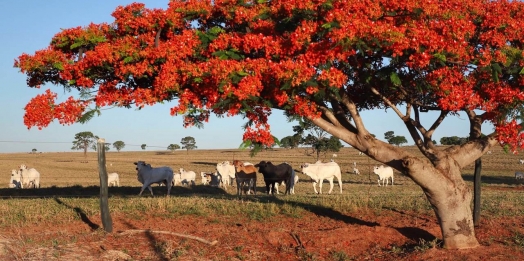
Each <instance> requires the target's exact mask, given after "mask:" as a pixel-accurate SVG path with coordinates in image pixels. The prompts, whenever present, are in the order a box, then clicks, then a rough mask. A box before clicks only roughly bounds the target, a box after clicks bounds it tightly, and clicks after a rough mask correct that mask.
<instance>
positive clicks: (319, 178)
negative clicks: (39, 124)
mask: <svg viewBox="0 0 524 261" xmlns="http://www.w3.org/2000/svg"><path fill="white" fill-rule="evenodd" d="M134 164H135V165H136V168H135V169H136V171H137V180H138V181H139V182H140V183H141V184H142V188H141V189H140V193H139V195H142V193H143V192H144V190H145V189H146V188H148V189H149V191H150V192H151V195H153V189H152V187H151V185H153V184H159V185H165V186H166V187H167V194H168V195H169V194H170V192H171V188H172V186H176V185H178V184H181V185H184V184H187V185H195V184H196V173H195V172H194V171H187V170H185V169H183V168H180V170H179V172H178V173H175V172H174V171H173V169H172V168H171V167H167V166H163V167H152V166H151V164H147V163H146V162H144V161H137V162H134ZM354 165H355V166H354V170H355V169H356V164H354ZM300 172H302V173H303V174H305V175H307V176H308V177H310V178H311V180H312V181H313V190H314V191H315V193H317V194H322V183H323V181H324V180H327V181H329V184H330V188H329V192H328V193H329V194H331V192H332V191H333V186H334V184H333V180H334V178H335V177H336V178H337V181H338V185H339V188H340V193H342V177H341V170H340V167H339V165H338V164H337V163H336V162H334V161H331V162H321V161H317V162H316V163H312V164H311V163H306V164H302V165H301V166H300ZM373 172H374V173H375V174H376V175H378V177H379V179H378V185H379V186H380V185H381V184H380V182H381V181H382V185H383V186H384V181H385V182H386V184H385V186H387V185H388V183H389V182H388V180H389V179H390V178H391V184H392V185H393V169H392V168H391V167H387V166H382V165H381V166H379V167H374V170H373ZM257 173H261V174H262V176H263V178H264V183H265V187H266V189H265V191H266V193H268V194H275V193H276V194H279V191H278V186H279V185H285V186H286V190H285V194H294V193H295V192H294V187H295V184H297V183H298V181H299V178H298V176H297V175H296V174H295V170H294V169H293V167H292V166H291V165H290V164H288V163H281V164H278V165H275V164H273V163H271V162H270V161H260V162H259V163H257V164H252V163H249V162H242V161H239V160H234V161H233V162H229V161H224V162H220V163H218V164H217V165H216V171H215V172H201V173H200V177H201V179H202V184H204V185H211V186H221V187H224V188H227V187H228V186H231V185H232V182H233V180H234V181H235V182H236V188H237V195H242V194H251V193H253V194H255V195H256V189H255V188H256V186H257V184H256V181H257ZM355 173H356V174H358V173H359V172H358V170H357V172H355ZM317 184H318V188H319V190H318V191H317ZM108 185H109V186H120V179H119V176H118V173H109V174H108ZM9 187H10V188H39V187H40V173H39V172H38V171H37V170H36V169H34V168H27V166H26V165H24V164H22V165H20V166H19V168H18V169H13V170H12V171H11V180H10V182H9Z"/></svg>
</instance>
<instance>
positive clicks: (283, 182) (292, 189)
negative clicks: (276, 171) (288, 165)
mask: <svg viewBox="0 0 524 261" xmlns="http://www.w3.org/2000/svg"><path fill="white" fill-rule="evenodd" d="M298 180H299V178H298V175H296V174H295V182H294V183H293V186H291V188H290V189H289V193H291V194H295V185H296V184H297V183H298ZM278 185H282V186H284V185H286V181H282V182H281V183H280V184H279V183H278V182H276V183H275V192H277V194H280V193H279V192H278ZM269 194H271V187H269Z"/></svg>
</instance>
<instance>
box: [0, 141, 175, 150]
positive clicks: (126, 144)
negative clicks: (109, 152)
mask: <svg viewBox="0 0 524 261" xmlns="http://www.w3.org/2000/svg"><path fill="white" fill-rule="evenodd" d="M0 143H19V144H72V143H73V142H72V141H22V140H0ZM106 143H107V144H112V143H110V142H106ZM124 144H125V146H126V147H128V146H130V147H142V144H140V145H138V144H128V143H125V142H124ZM146 147H147V148H161V149H166V148H167V147H168V146H156V145H147V144H146Z"/></svg>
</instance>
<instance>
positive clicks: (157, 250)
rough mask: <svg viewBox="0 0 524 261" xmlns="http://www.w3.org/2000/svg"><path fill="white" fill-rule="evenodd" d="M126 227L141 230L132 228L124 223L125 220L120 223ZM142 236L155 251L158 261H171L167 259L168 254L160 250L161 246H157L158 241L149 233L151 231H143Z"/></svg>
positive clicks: (127, 223)
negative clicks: (144, 236) (143, 235)
mask: <svg viewBox="0 0 524 261" xmlns="http://www.w3.org/2000/svg"><path fill="white" fill-rule="evenodd" d="M122 222H123V223H124V224H125V225H126V226H127V227H129V228H130V229H136V230H141V229H143V228H137V227H135V226H133V225H132V224H130V223H129V222H126V221H125V220H124V221H122ZM118 232H122V231H118ZM144 234H145V235H146V237H147V239H148V242H149V245H150V246H151V248H152V249H154V250H155V251H153V252H155V254H156V255H157V257H158V258H159V260H162V261H164V260H165V261H167V260H171V259H170V258H169V256H167V254H168V253H166V251H164V249H162V244H159V243H158V241H159V240H158V239H157V237H155V235H154V234H153V233H152V232H151V231H148V230H146V231H144ZM131 236H133V235H131Z"/></svg>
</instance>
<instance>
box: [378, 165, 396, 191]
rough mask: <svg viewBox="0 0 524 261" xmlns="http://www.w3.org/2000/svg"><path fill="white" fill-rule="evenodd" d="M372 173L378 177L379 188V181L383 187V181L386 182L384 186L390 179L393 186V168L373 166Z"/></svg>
mask: <svg viewBox="0 0 524 261" xmlns="http://www.w3.org/2000/svg"><path fill="white" fill-rule="evenodd" d="M373 173H375V174H377V175H378V177H379V178H378V185H379V186H380V181H382V186H384V180H386V186H387V185H388V183H389V178H391V185H392V186H393V168H392V167H390V166H383V165H380V166H378V167H377V166H375V167H374V168H373Z"/></svg>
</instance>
